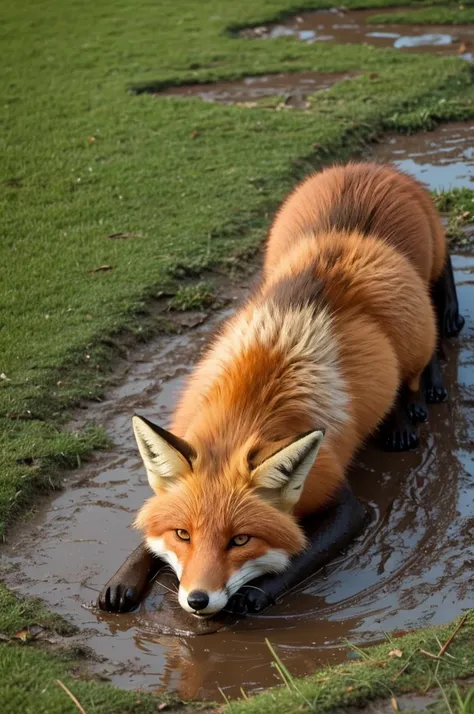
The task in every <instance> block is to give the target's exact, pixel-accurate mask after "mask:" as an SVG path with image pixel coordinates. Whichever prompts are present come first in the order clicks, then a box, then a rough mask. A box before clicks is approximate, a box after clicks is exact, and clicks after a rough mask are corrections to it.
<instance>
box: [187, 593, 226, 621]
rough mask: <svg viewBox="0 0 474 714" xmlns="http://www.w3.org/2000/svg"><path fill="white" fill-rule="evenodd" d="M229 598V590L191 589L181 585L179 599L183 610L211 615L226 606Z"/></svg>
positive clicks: (198, 614) (203, 615)
mask: <svg viewBox="0 0 474 714" xmlns="http://www.w3.org/2000/svg"><path fill="white" fill-rule="evenodd" d="M228 600H229V593H228V592H227V590H191V591H188V590H186V588H183V586H182V585H180V588H179V593H178V601H179V604H180V605H181V607H182V608H183V610H186V612H190V613H191V614H193V615H197V616H198V617H210V616H211V615H215V614H216V613H218V612H220V611H221V610H223V609H224V608H225V606H226V605H227V602H228Z"/></svg>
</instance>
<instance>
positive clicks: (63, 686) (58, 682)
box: [56, 679, 87, 714]
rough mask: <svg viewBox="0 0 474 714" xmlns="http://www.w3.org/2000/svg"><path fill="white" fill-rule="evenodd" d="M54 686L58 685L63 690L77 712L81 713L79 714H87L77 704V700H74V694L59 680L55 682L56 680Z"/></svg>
mask: <svg viewBox="0 0 474 714" xmlns="http://www.w3.org/2000/svg"><path fill="white" fill-rule="evenodd" d="M56 684H59V686H60V687H61V688H62V689H64V691H65V692H66V694H67V695H68V697H70V698H71V699H72V701H73V702H74V704H75V705H76V707H77V708H78V709H79V711H80V712H81V714H87V712H86V710H85V709H84V707H83V706H82V705H81V703H80V702H79V700H78V699H76V697H75V696H74V694H73V693H72V692H71V691H70V690H69V689H68V688H67V687H66V685H65V684H63V683H62V682H61V680H60V679H57V680H56Z"/></svg>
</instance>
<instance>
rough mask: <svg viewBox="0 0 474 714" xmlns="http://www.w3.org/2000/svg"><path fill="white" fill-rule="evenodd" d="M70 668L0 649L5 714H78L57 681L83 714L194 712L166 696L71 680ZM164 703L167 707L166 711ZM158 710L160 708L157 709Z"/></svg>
mask: <svg viewBox="0 0 474 714" xmlns="http://www.w3.org/2000/svg"><path fill="white" fill-rule="evenodd" d="M73 674H74V672H73V671H72V669H71V664H70V663H69V664H67V663H66V662H65V661H63V660H62V659H60V658H59V657H56V656H54V655H51V654H46V653H45V652H41V651H40V650H37V649H33V648H31V647H28V646H18V645H12V646H10V645H1V646H0V701H1V702H2V712H3V713H4V714H20V712H21V714H78V707H77V706H76V704H74V702H73V701H72V700H71V698H70V697H69V696H68V694H67V693H66V692H65V691H64V689H63V688H62V687H61V686H60V685H59V684H58V680H59V681H60V682H62V683H63V684H64V685H65V686H66V687H67V689H68V690H69V691H70V692H71V693H72V694H73V695H74V696H75V697H76V698H77V700H78V701H79V703H80V704H81V706H82V707H83V709H84V711H85V712H86V714H156V712H158V711H166V712H170V714H171V713H173V712H180V713H181V714H183V713H184V712H186V711H199V708H198V707H186V706H183V705H182V704H180V703H179V702H178V701H176V700H173V699H172V698H169V697H157V696H154V695H151V694H145V693H143V692H127V691H122V690H120V689H117V688H116V687H112V686H110V685H108V684H103V683H100V684H99V683H97V682H94V681H84V680H80V679H77V678H76V677H75V676H73ZM166 704H168V706H165V705H166ZM160 706H161V707H162V708H161V709H160Z"/></svg>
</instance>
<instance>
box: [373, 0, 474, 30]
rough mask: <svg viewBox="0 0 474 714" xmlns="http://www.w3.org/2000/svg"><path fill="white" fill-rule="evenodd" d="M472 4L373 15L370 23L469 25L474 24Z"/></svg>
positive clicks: (464, 3)
mask: <svg viewBox="0 0 474 714" xmlns="http://www.w3.org/2000/svg"><path fill="white" fill-rule="evenodd" d="M473 4H474V3H472V2H463V3H460V4H459V5H457V6H453V7H426V8H421V9H420V10H408V12H403V11H400V12H396V11H395V12H393V13H392V12H391V13H384V14H383V15H377V14H375V15H373V16H371V17H369V19H368V22H370V23H374V24H379V23H384V24H392V23H394V24H404V25H409V24H410V23H413V24H421V25H430V24H431V25H468V24H469V23H471V22H474V8H473V7H467V6H468V5H473Z"/></svg>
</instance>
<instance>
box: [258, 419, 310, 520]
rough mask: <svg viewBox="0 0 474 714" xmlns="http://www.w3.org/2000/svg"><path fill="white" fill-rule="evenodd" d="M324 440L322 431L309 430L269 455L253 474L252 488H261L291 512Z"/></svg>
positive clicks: (271, 498) (270, 497)
mask: <svg viewBox="0 0 474 714" xmlns="http://www.w3.org/2000/svg"><path fill="white" fill-rule="evenodd" d="M323 438H324V431H322V430H321V429H318V430H317V431H310V432H309V433H308V432H307V433H306V434H301V435H300V436H298V437H297V438H296V439H295V440H294V441H292V442H291V444H289V445H288V446H284V447H283V448H282V449H280V450H279V451H277V452H276V453H274V454H273V455H272V456H269V457H268V458H267V459H265V461H263V462H262V463H261V464H259V465H258V466H257V467H256V468H255V469H254V470H253V471H252V474H251V476H252V481H253V483H254V484H255V486H256V487H257V488H258V489H263V490H264V491H265V492H266V495H268V498H269V499H270V500H272V501H276V502H277V503H279V504H280V505H282V506H283V507H284V508H285V509H288V510H289V509H291V508H292V507H293V506H295V505H296V504H297V503H298V501H299V499H300V497H301V494H302V492H303V486H304V483H305V481H306V477H307V476H308V474H309V472H310V469H311V467H312V465H313V464H314V462H315V460H316V456H317V455H318V451H319V448H320V446H321V444H322V441H323Z"/></svg>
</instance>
